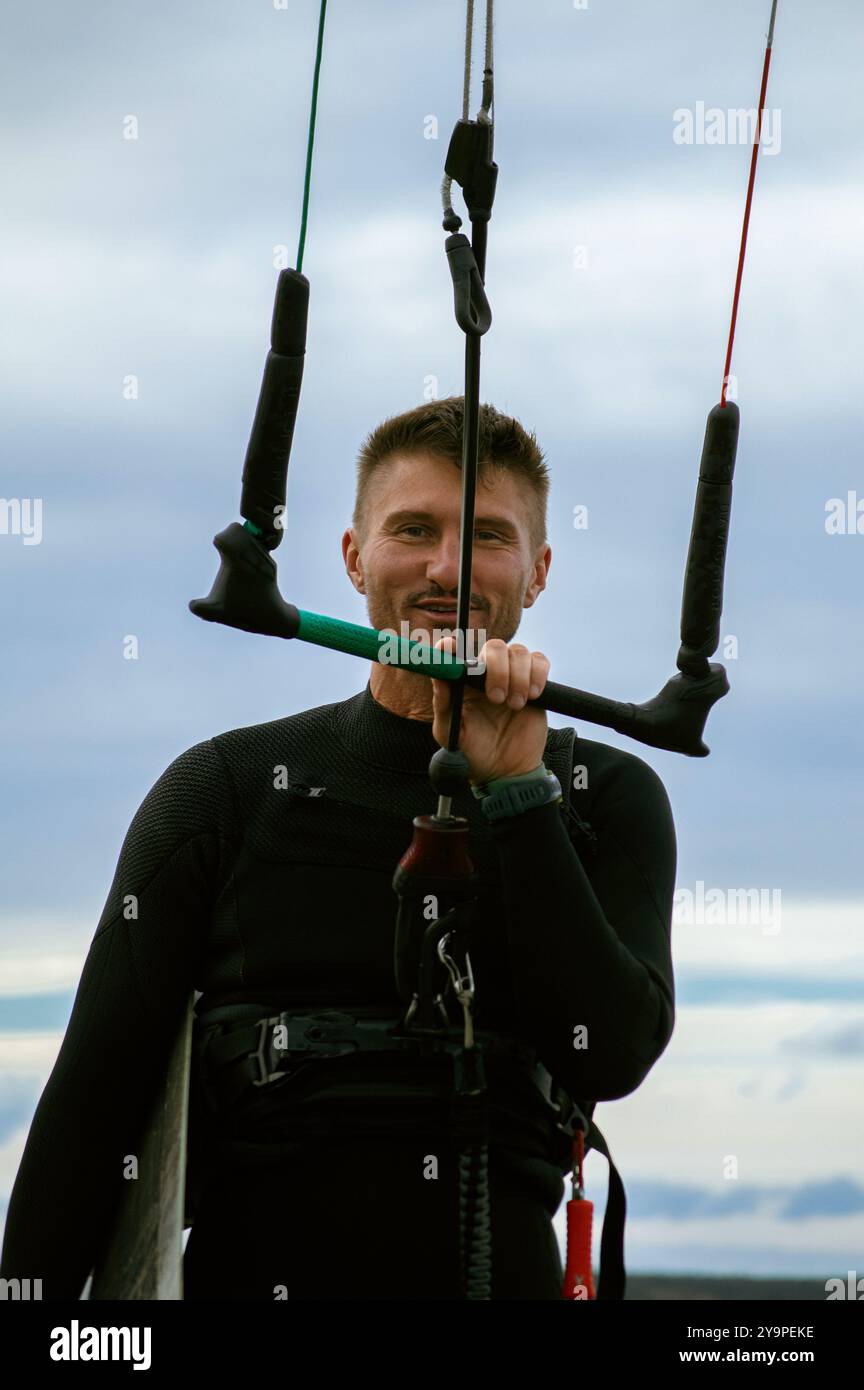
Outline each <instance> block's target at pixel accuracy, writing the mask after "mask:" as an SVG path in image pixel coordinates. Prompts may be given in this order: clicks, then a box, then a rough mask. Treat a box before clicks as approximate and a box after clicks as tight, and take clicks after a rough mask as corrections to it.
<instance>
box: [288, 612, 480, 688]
mask: <svg viewBox="0 0 864 1390" xmlns="http://www.w3.org/2000/svg"><path fill="white" fill-rule="evenodd" d="M297 612H298V614H299V615H300V626H299V628H298V630H297V636H298V637H299V638H300V640H301V641H302V642H314V644H315V645H316V647H332V648H333V649H334V651H337V652H346V653H347V655H348V656H365V657H366V658H367V660H368V661H378V662H380V664H381V665H382V666H398V667H399V668H400V670H403V671H417V672H419V673H420V674H423V675H427V676H434V677H435V678H436V680H442V681H458V680H460V679H461V678H462V676H463V675H464V674H465V663H464V662H463V661H457V660H456V659H455V658H454V657H453V656H452V655H451V654H450V653H449V652H443V651H441V650H440V649H439V648H436V647H430V646H429V644H428V643H426V642H412V641H410V640H409V639H408V638H407V637H399V636H397V635H396V633H393V632H392V631H391V632H388V631H387V630H386V629H383V630H382V631H381V632H378V631H376V629H375V628H374V627H360V625H359V624H358V623H343V622H341V621H340V620H339V619H338V618H326V617H324V615H323V614H321V613H308V612H307V611H306V610H305V609H303V608H298V609H297Z"/></svg>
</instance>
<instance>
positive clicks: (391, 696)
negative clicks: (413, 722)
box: [369, 661, 433, 724]
mask: <svg viewBox="0 0 864 1390" xmlns="http://www.w3.org/2000/svg"><path fill="white" fill-rule="evenodd" d="M369 684H370V689H371V692H372V697H373V699H375V700H377V701H378V704H379V705H383V706H384V708H385V709H389V710H390V712H391V714H398V715H400V716H401V717H402V718H403V719H425V720H426V721H427V723H429V724H431V723H432V719H433V710H432V685H431V682H430V681H429V679H428V678H427V677H426V676H418V675H415V674H414V673H413V672H411V671H402V670H400V668H399V667H398V666H382V665H381V663H380V662H378V661H374V662H373V663H372V672H371V675H370V678H369Z"/></svg>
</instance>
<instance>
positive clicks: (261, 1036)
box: [249, 1016, 280, 1086]
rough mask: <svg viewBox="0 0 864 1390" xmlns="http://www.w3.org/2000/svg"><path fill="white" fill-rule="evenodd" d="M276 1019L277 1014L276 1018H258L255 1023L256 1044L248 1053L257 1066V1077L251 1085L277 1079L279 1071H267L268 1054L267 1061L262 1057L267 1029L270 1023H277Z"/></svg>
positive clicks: (264, 1083)
mask: <svg viewBox="0 0 864 1390" xmlns="http://www.w3.org/2000/svg"><path fill="white" fill-rule="evenodd" d="M278 1021H279V1016H277V1017H276V1018H259V1020H258V1023H257V1025H256V1026H257V1028H258V1046H257V1048H256V1050H255V1051H254V1052H250V1053H249V1058H250V1060H251V1061H253V1062H255V1063H256V1064H257V1066H258V1077H257V1079H254V1080H253V1082H252V1085H253V1086H266V1085H267V1083H268V1082H270V1081H277V1080H278V1079H279V1076H280V1073H279V1072H278V1071H275V1072H268V1070H267V1061H269V1056H268V1058H267V1061H265V1058H264V1048H265V1045H266V1042H267V1030H268V1029H269V1027H270V1025H271V1023H278Z"/></svg>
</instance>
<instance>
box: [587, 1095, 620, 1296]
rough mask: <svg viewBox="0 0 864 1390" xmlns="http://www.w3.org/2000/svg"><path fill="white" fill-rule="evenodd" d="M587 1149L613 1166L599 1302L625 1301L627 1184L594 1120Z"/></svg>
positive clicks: (605, 1222) (601, 1247) (590, 1124)
mask: <svg viewBox="0 0 864 1390" xmlns="http://www.w3.org/2000/svg"><path fill="white" fill-rule="evenodd" d="M585 1147H586V1149H589V1148H590V1149H596V1150H597V1152H598V1153H601V1154H603V1155H604V1157H605V1158H606V1159H607V1161H608V1163H609V1186H608V1188H607V1191H606V1210H605V1212H604V1213H603V1235H602V1236H601V1238H600V1280H599V1283H598V1287H597V1300H598V1302H599V1301H600V1299H601V1298H602V1299H619V1300H620V1299H623V1297H624V1289H625V1287H626V1284H627V1274H626V1271H625V1269H624V1222H625V1219H626V1216H627V1196H626V1194H625V1192H624V1184H623V1182H622V1181H621V1175H620V1173H619V1172H618V1169H617V1168H616V1167H615V1164H614V1163H613V1162H612V1155H611V1154H610V1152H609V1146H608V1144H607V1143H606V1140H605V1139H604V1138H603V1135H602V1134H601V1133H600V1131H599V1129H598V1128H597V1126H596V1125H595V1123H594V1121H593V1120H589V1122H588V1130H587V1132H586V1135H585Z"/></svg>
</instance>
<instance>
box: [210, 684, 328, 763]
mask: <svg viewBox="0 0 864 1390" xmlns="http://www.w3.org/2000/svg"><path fill="white" fill-rule="evenodd" d="M349 703H350V701H348V700H334V701H331V702H329V703H328V704H326V705H313V706H312V707H311V708H310V709H304V710H297V711H296V713H294V714H286V715H283V716H282V718H281V719H267V720H264V721H263V722H262V723H260V724H241V725H238V726H237V727H236V728H234V729H225V730H223V732H222V733H218V734H214V735H213V736H212V738H211V739H210V740H209V742H211V743H212V744H214V745H215V747H216V748H217V749H218V751H219V753H221V755H222V757H223V758H224V759H225V761H226V762H227V763H228V764H229V765H230V766H234V765H235V764H236V763H237V762H238V760H243V759H248V758H249V757H250V756H251V757H257V756H267V755H268V754H269V753H270V752H271V751H277V752H278V751H280V750H281V751H282V752H289V751H290V750H291V748H295V749H297V748H303V749H306V750H309V749H310V748H311V747H312V746H314V744H315V743H316V742H317V741H318V740H324V739H327V738H328V737H329V736H330V733H331V730H332V729H333V727H334V725H335V724H337V723H338V721H339V717H340V714H341V712H342V711H343V710H344V708H345V706H346V705H347V704H349Z"/></svg>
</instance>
